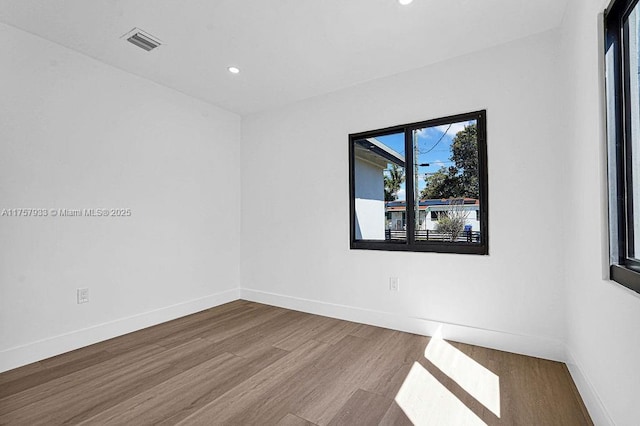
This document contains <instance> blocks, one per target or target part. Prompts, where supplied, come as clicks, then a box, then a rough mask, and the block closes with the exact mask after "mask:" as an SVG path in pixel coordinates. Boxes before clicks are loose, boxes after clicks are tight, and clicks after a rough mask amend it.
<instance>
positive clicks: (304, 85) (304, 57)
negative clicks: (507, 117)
mask: <svg viewBox="0 0 640 426" xmlns="http://www.w3.org/2000/svg"><path fill="white" fill-rule="evenodd" d="M566 3H567V0H414V2H413V3H412V4H411V5H409V6H400V5H399V4H398V3H397V1H396V0H0V21H1V22H4V23H6V24H9V25H12V26H14V27H18V28H21V29H23V30H26V31H28V32H31V33H34V34H37V35H39V36H41V37H44V38H46V39H49V40H52V41H54V42H57V43H59V44H62V45H64V46H67V47H69V48H71V49H74V50H76V51H79V52H82V53H85V54H86V55H89V56H91V57H93V58H96V59H98V60H100V61H102V62H105V63H107V64H110V65H113V66H116V67H118V68H121V69H123V70H126V71H128V72H131V73H133V74H137V75H139V76H142V77H145V78H148V79H150V80H153V81H155V82H158V83H160V84H162V85H165V86H168V87H171V88H174V89H177V90H179V91H181V92H184V93H186V94H188V95H191V96H194V97H197V98H200V99H203V100H205V101H208V102H210V103H212V104H215V105H218V106H221V107H223V108H225V109H227V110H230V111H233V112H236V113H239V114H242V115H245V114H250V113H253V112H258V111H261V110H265V109H268V108H272V107H275V106H278V105H283V104H287V103H291V102H294V101H297V100H300V99H304V98H308V97H312V96H316V95H320V94H324V93H328V92H332V91H335V90H338V89H341V88H344V87H348V86H351V85H354V84H358V83H361V82H364V81H367V80H372V79H376V78H380V77H384V76H388V75H392V74H397V73H400V72H403V71H407V70H410V69H414V68H419V67H423V66H425V65H428V64H431V63H434V62H439V61H442V60H444V59H447V58H451V57H455V56H459V55H463V54H465V53H469V52H473V51H476V50H480V49H483V48H487V47H490V46H494V45H497V44H501V43H504V42H507V41H510V40H514V39H517V38H521V37H524V36H527V35H530V34H534V33H538V32H542V31H545V30H549V29H552V28H555V27H557V26H559V24H560V22H561V20H562V16H563V14H564V9H565V7H566ZM133 27H138V28H141V29H142V30H144V31H146V32H148V33H150V34H152V35H154V36H156V37H158V38H159V39H160V40H162V41H163V42H164V43H165V44H164V45H163V46H162V47H160V48H158V49H156V50H155V51H152V52H145V51H143V50H141V49H140V48H138V47H135V46H134V45H132V44H130V43H127V42H125V41H124V40H123V39H121V38H120V37H121V36H122V35H123V34H125V33H127V32H128V31H129V30H131V29H132V28H133ZM229 65H236V66H238V67H239V68H240V69H241V70H242V72H241V73H240V74H238V75H232V74H230V73H229V72H228V71H227V67H228V66H229Z"/></svg>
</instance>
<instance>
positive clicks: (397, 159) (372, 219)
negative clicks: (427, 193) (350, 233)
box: [354, 138, 405, 240]
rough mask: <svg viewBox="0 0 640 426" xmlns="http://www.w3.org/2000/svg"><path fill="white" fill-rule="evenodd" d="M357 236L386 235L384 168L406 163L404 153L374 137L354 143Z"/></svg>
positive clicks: (362, 238) (377, 236)
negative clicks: (391, 164)
mask: <svg viewBox="0 0 640 426" xmlns="http://www.w3.org/2000/svg"><path fill="white" fill-rule="evenodd" d="M354 159H355V161H354V182H355V212H356V214H355V221H356V227H355V228H356V239H359V240H384V239H385V227H384V226H383V224H384V223H385V213H386V212H385V201H384V170H385V169H387V167H388V165H389V164H390V163H393V164H397V165H398V166H400V167H403V168H404V167H405V163H404V156H403V155H401V154H399V153H397V152H396V151H394V150H393V149H391V148H389V147H388V146H386V145H384V144H383V143H381V142H379V141H378V140H376V139H375V138H367V139H361V140H358V141H356V142H355V144H354Z"/></svg>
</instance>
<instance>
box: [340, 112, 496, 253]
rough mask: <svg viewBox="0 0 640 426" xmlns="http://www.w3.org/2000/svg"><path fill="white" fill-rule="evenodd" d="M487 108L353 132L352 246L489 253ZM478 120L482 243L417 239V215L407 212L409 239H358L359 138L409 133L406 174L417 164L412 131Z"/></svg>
mask: <svg viewBox="0 0 640 426" xmlns="http://www.w3.org/2000/svg"><path fill="white" fill-rule="evenodd" d="M486 116H487V111H486V110H479V111H473V112H469V113H464V114H456V115H450V116H447V117H439V118H435V119H431V120H425V121H420V122H416V123H409V124H403V125H399V126H392V127H386V128H382V129H378V130H371V131H366V132H360V133H352V134H350V135H349V235H350V248H351V249H364V250H385V251H410V252H436V253H457V254H478V255H488V254H489V214H488V212H489V185H488V167H487V125H486ZM468 120H476V123H477V126H478V132H477V134H478V174H479V181H480V182H479V192H480V197H479V198H480V199H479V202H480V232H481V235H482V240H481V242H480V243H466V242H455V243H442V242H435V241H418V242H416V241H415V235H414V233H413V232H412V230H413V229H414V227H415V224H414V222H415V217H414V215H413V214H407V215H406V228H407V240H406V241H379V240H357V239H356V231H355V179H354V176H355V153H354V141H355V140H358V139H364V138H370V137H377V136H385V135H391V134H396V133H404V136H405V153H406V154H405V163H406V164H407V168H406V170H405V174H406V176H409V175H410V172H412V170H410V169H411V168H412V167H413V166H412V164H413V149H412V144H413V141H412V137H411V132H412V131H413V130H416V129H422V128H425V127H434V126H440V125H443V124H449V123H456V122H461V121H468ZM413 186H414V184H413V179H407V180H406V183H405V190H406V193H407V194H413V193H414V187H413ZM414 206H415V201H414V200H413V197H410V196H407V197H406V211H407V212H412V211H414Z"/></svg>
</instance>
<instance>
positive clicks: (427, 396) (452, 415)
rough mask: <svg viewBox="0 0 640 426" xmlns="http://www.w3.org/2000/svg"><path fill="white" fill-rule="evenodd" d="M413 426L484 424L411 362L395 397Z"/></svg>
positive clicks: (423, 369)
mask: <svg viewBox="0 0 640 426" xmlns="http://www.w3.org/2000/svg"><path fill="white" fill-rule="evenodd" d="M395 401H396V403H397V404H398V405H399V406H400V408H401V409H402V411H404V413H405V415H406V416H407V417H408V418H409V420H411V422H412V423H413V424H414V425H472V426H473V425H485V426H486V423H485V422H483V421H482V420H481V419H480V418H479V417H478V416H477V415H476V414H475V413H474V412H473V411H471V410H470V409H469V408H468V407H467V406H466V405H464V403H462V401H460V400H459V399H458V398H457V397H456V396H455V395H454V394H452V393H451V392H450V391H449V390H448V389H447V388H446V387H444V386H443V385H442V384H441V383H440V382H439V381H438V380H437V379H436V378H435V377H433V376H432V375H431V374H430V373H429V372H428V371H427V370H426V369H425V368H424V367H423V366H422V365H420V364H419V363H417V362H414V363H413V366H412V367H411V371H409V374H408V375H407V377H406V378H405V380H404V382H403V383H402V386H401V387H400V390H399V391H398V394H397V395H396V397H395Z"/></svg>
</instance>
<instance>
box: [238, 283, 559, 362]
mask: <svg viewBox="0 0 640 426" xmlns="http://www.w3.org/2000/svg"><path fill="white" fill-rule="evenodd" d="M240 297H241V298H242V299H245V300H249V301H252V302H258V303H264V304H267V305H273V306H279V307H282V308H287V309H293V310H298V311H303V312H308V313H312V314H317V315H323V316H328V317H332V318H338V319H343V320H347V321H353V322H359V323H363V324H369V325H375V326H378V327H384V328H390V329H393V330H400V331H406V332H409V333H415V334H421V335H425V336H433V335H435V334H436V333H440V336H442V338H444V339H447V340H452V341H456V342H461V343H468V344H472V345H478V346H484V347H486V348H491V349H497V350H501V351H506V352H513V353H517V354H522V355H528V356H534V357H538V358H544V359H549V360H553V361H560V362H565V346H564V344H563V343H562V342H561V341H559V340H555V339H550V338H546V337H537V336H527V335H521V334H514V333H508V332H504V331H496V330H487V329H482V328H477V327H471V326H468V325H462V324H452V323H447V322H442V321H437V320H435V319H429V318H416V317H409V316H403V315H397V314H393V313H389V312H381V311H373V310H368V309H362V308H357V307H353V306H346V305H338V304H332V303H326V302H320V301H317V300H309V299H302V298H298V297H291V296H285V295H282V294H275V293H267V292H263V291H257V290H251V289H246V288H243V289H240Z"/></svg>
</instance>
